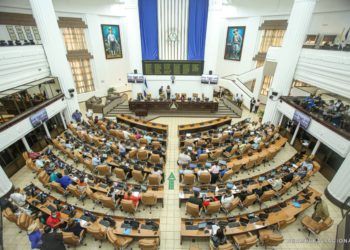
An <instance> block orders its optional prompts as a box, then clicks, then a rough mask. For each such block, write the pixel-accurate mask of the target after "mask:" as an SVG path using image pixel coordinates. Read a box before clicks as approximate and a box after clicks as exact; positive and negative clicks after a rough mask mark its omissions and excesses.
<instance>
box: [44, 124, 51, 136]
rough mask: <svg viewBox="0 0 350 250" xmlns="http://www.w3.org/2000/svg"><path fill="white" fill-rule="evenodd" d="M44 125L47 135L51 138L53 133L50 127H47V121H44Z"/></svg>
mask: <svg viewBox="0 0 350 250" xmlns="http://www.w3.org/2000/svg"><path fill="white" fill-rule="evenodd" d="M43 126H44V129H45V132H46V136H47V137H48V138H50V139H51V134H50V131H49V129H48V128H47V124H46V122H44V123H43Z"/></svg>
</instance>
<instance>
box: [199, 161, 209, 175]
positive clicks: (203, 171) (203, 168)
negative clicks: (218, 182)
mask: <svg viewBox="0 0 350 250" xmlns="http://www.w3.org/2000/svg"><path fill="white" fill-rule="evenodd" d="M198 165H200V164H198ZM202 173H209V171H208V169H205V167H203V166H201V167H200V170H199V171H198V172H197V176H198V177H199V176H201V174H202Z"/></svg>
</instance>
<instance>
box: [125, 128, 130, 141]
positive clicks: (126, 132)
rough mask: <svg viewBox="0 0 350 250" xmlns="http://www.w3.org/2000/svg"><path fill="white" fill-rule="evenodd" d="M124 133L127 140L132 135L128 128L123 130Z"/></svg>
mask: <svg viewBox="0 0 350 250" xmlns="http://www.w3.org/2000/svg"><path fill="white" fill-rule="evenodd" d="M123 134H124V138H125V140H128V139H129V136H130V133H129V132H128V131H126V130H123Z"/></svg>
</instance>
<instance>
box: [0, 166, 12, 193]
mask: <svg viewBox="0 0 350 250" xmlns="http://www.w3.org/2000/svg"><path fill="white" fill-rule="evenodd" d="M0 183H1V185H0V198H1V197H3V196H5V195H6V194H8V193H9V192H10V191H11V189H12V186H13V185H12V182H11V181H10V179H9V178H8V177H7V175H6V173H5V172H4V170H3V169H2V167H1V166H0Z"/></svg>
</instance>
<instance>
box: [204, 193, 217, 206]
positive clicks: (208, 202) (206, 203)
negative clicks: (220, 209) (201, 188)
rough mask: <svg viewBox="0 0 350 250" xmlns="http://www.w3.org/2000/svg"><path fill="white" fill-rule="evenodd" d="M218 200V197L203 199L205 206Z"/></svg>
mask: <svg viewBox="0 0 350 250" xmlns="http://www.w3.org/2000/svg"><path fill="white" fill-rule="evenodd" d="M214 201H218V199H217V198H216V197H215V196H214V197H206V198H204V199H203V207H207V206H209V205H210V203H211V202H214Z"/></svg>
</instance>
